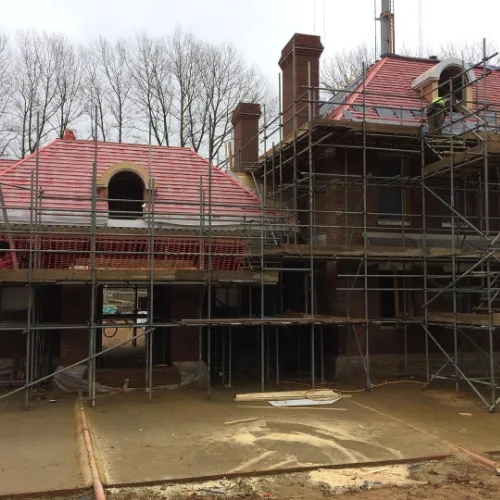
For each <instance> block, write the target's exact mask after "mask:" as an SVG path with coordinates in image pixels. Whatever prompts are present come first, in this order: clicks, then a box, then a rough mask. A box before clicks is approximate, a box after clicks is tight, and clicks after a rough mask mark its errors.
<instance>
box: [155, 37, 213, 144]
mask: <svg viewBox="0 0 500 500" xmlns="http://www.w3.org/2000/svg"><path fill="white" fill-rule="evenodd" d="M164 43H165V47H166V53H167V55H168V60H169V63H170V70H171V74H172V85H173V90H174V96H175V97H174V99H173V101H172V114H173V116H174V118H175V119H176V121H177V125H178V134H179V145H180V146H182V147H184V146H186V145H187V144H188V142H190V143H191V145H192V146H193V147H194V149H196V150H198V149H199V147H200V138H202V137H203V136H204V131H205V123H204V122H203V115H204V113H203V112H202V113H200V103H198V102H197V100H198V98H199V96H200V92H201V91H202V89H203V81H202V75H203V64H204V46H203V44H202V43H201V42H199V41H198V40H196V39H195V37H194V36H193V35H192V34H191V33H184V32H183V31H182V30H181V29H180V28H176V30H175V32H174V34H173V35H171V36H167V37H165V39H164ZM202 107H203V106H202ZM200 119H201V120H200Z"/></svg>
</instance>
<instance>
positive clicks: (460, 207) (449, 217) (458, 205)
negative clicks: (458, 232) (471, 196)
mask: <svg viewBox="0 0 500 500" xmlns="http://www.w3.org/2000/svg"><path fill="white" fill-rule="evenodd" d="M439 196H441V197H442V198H443V200H444V201H446V203H450V198H451V194H450V190H449V189H447V190H446V191H445V192H444V193H443V194H439ZM453 198H454V202H453V203H454V207H453V208H454V209H455V211H456V212H458V213H459V214H460V215H462V216H463V217H465V218H468V219H469V218H470V215H471V214H472V213H473V212H474V210H473V207H471V206H468V204H467V198H468V197H467V191H466V189H465V188H463V187H460V188H459V187H455V188H454V190H453ZM442 210H443V212H442V213H443V216H442V218H441V226H442V227H450V226H451V224H452V221H453V223H454V224H455V227H464V228H466V227H469V226H468V224H466V223H465V222H464V221H463V220H462V219H461V218H460V217H458V216H457V215H456V214H453V212H452V211H451V208H449V207H447V206H443V207H442Z"/></svg>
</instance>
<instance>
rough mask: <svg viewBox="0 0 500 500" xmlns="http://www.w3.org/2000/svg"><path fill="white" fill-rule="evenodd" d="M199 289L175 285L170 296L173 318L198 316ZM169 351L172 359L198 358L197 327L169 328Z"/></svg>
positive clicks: (187, 359)
mask: <svg viewBox="0 0 500 500" xmlns="http://www.w3.org/2000/svg"><path fill="white" fill-rule="evenodd" d="M198 305H199V289H198V288H197V287H195V286H176V287H175V293H173V294H172V298H171V306H170V311H171V318H172V319H173V320H180V319H192V318H197V317H198ZM170 330H171V336H170V349H171V351H170V353H171V360H172V361H197V360H198V328H197V327H193V328H186V327H174V328H171V329H170Z"/></svg>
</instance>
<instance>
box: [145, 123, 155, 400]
mask: <svg viewBox="0 0 500 500" xmlns="http://www.w3.org/2000/svg"><path fill="white" fill-rule="evenodd" d="M148 135H149V137H148V139H149V143H148V144H149V148H148V176H149V186H148V187H149V217H148V229H149V231H150V238H149V301H148V305H149V311H148V313H149V318H150V319H149V324H150V325H151V330H150V333H149V335H148V337H147V338H148V355H147V360H148V362H147V363H146V364H147V370H148V375H147V380H148V399H149V402H150V403H151V402H152V400H153V339H154V337H153V335H154V269H155V183H154V179H153V176H152V169H151V155H152V144H151V141H152V137H151V120H150V121H149V134H148Z"/></svg>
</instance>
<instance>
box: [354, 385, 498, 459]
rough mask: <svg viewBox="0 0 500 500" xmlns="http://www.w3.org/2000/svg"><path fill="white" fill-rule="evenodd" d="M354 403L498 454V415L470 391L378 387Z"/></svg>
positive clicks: (405, 386) (471, 448)
mask: <svg viewBox="0 0 500 500" xmlns="http://www.w3.org/2000/svg"><path fill="white" fill-rule="evenodd" d="M435 387H438V388H435ZM462 389H463V390H464V391H465V390H466V387H465V386H463V387H462ZM355 401H358V402H359V403H361V404H364V405H367V406H369V407H371V408H373V409H374V410H377V411H380V412H382V413H385V414H388V415H390V416H392V417H395V418H397V419H400V420H402V421H404V422H407V423H409V424H411V425H414V426H416V427H418V428H419V429H422V430H424V431H426V432H429V433H432V434H434V435H435V436H437V437H438V438H441V439H445V440H448V441H451V442H453V443H455V444H457V445H459V446H462V447H464V448H468V449H470V450H472V451H476V452H496V451H500V414H499V413H498V412H497V413H488V411H486V409H485V408H484V406H482V403H480V402H479V400H478V399H477V397H476V396H475V395H474V394H472V393H471V391H467V392H460V393H457V392H456V391H455V386H454V384H453V383H445V382H443V383H440V384H439V385H438V384H436V385H435V386H434V387H433V388H428V389H425V390H422V389H421V388H420V385H418V384H395V385H387V386H381V387H377V388H376V389H375V390H374V391H373V392H370V393H367V392H364V393H360V394H357V395H356V399H355ZM379 416H380V415H379Z"/></svg>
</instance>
